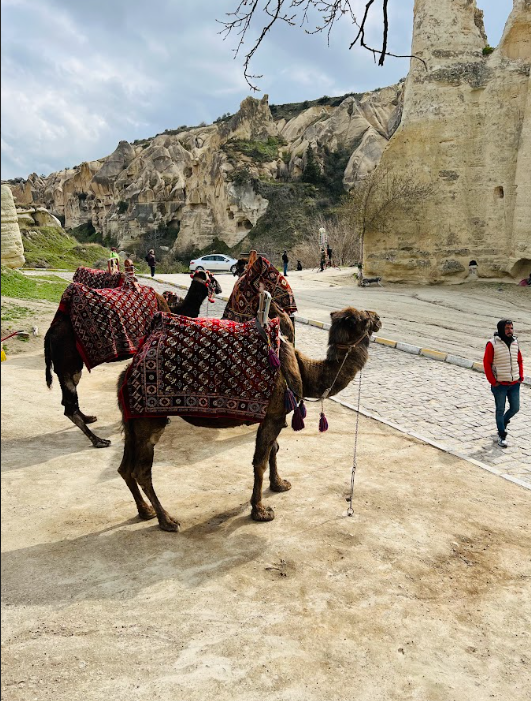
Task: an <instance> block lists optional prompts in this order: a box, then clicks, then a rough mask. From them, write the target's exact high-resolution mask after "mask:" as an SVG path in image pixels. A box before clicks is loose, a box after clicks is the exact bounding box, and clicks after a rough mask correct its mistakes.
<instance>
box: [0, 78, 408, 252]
mask: <svg viewBox="0 0 531 701" xmlns="http://www.w3.org/2000/svg"><path fill="white" fill-rule="evenodd" d="M402 87H403V86H402V84H400V85H395V86H392V87H390V88H385V89H384V90H379V91H375V92H373V93H367V94H365V95H363V96H362V97H361V98H360V99H359V100H358V99H356V98H354V97H348V98H346V99H345V100H344V101H343V102H342V103H341V104H340V105H339V106H336V107H330V106H323V107H320V106H317V107H310V108H309V109H307V110H304V111H303V112H301V113H300V114H298V115H297V116H296V117H294V118H293V119H290V120H289V121H287V120H285V119H278V120H275V119H273V117H272V115H271V111H270V108H269V104H268V99H267V96H264V98H262V99H261V100H256V99H254V98H251V97H248V98H246V99H245V100H244V101H243V102H242V104H241V106H240V110H239V111H238V112H237V114H235V115H233V116H232V117H231V118H230V119H228V120H226V121H223V122H220V123H217V124H213V125H210V126H204V127H196V128H194V129H190V130H188V131H182V132H179V133H172V134H161V135H159V136H157V137H155V138H153V139H151V140H148V141H146V142H145V143H141V144H137V145H134V144H129V143H128V142H126V141H121V142H120V143H119V144H118V147H117V148H116V150H115V151H114V153H112V154H111V155H110V156H107V157H106V158H103V159H101V160H98V161H92V162H90V163H82V164H81V165H80V166H77V167H76V168H73V169H69V170H64V171H60V172H57V173H52V174H51V175H49V176H48V177H46V178H41V177H40V176H37V175H36V174H32V175H30V176H29V178H28V179H27V180H26V181H22V182H14V183H11V187H12V189H13V194H14V195H15V198H16V201H17V204H18V205H21V206H25V207H26V209H27V210H29V209H30V207H31V206H33V207H34V206H36V205H41V206H43V207H46V209H47V210H49V211H50V212H52V213H54V214H55V215H57V216H64V218H65V227H66V228H74V227H77V226H80V225H82V224H85V223H88V222H90V223H92V225H93V226H94V227H95V228H96V229H97V230H98V231H101V232H102V233H103V235H104V236H108V235H110V236H113V237H114V238H115V239H116V240H117V242H118V245H119V246H120V247H121V248H125V249H127V248H129V247H130V246H131V245H134V244H137V243H141V242H142V239H143V238H144V237H145V236H146V234H149V232H152V231H157V230H158V231H160V230H164V229H166V228H169V229H171V230H173V231H174V232H177V231H178V235H177V238H176V240H175V243H174V250H176V251H179V252H180V251H185V250H186V249H188V248H190V247H192V246H193V247H199V248H203V247H205V246H207V245H208V244H210V243H211V241H212V240H213V238H214V237H219V238H220V239H222V240H224V241H225V242H226V243H227V244H228V245H229V246H234V245H236V244H237V243H238V242H239V241H241V240H242V239H243V238H244V237H245V236H246V235H247V234H248V233H249V231H250V230H251V228H252V227H253V226H254V225H255V224H256V223H257V221H258V219H259V218H260V217H261V216H262V215H263V214H264V213H265V212H266V210H267V207H268V204H269V203H268V200H267V199H265V198H264V197H263V196H262V195H260V194H259V193H257V192H256V191H255V188H254V187H253V185H252V180H253V178H261V177H262V178H266V179H268V180H277V179H280V180H286V179H293V178H295V179H296V178H298V177H299V176H300V174H301V173H302V170H303V168H304V160H305V153H306V150H307V148H308V145H310V144H311V145H312V147H313V148H314V151H315V155H316V157H317V158H318V159H319V158H320V159H322V158H323V153H324V150H325V148H327V149H329V150H330V151H335V150H337V149H339V148H342V149H347V150H348V152H349V153H351V154H352V158H351V160H350V163H349V166H348V168H347V170H346V172H345V186H346V187H347V188H348V186H349V185H350V184H351V183H352V182H353V181H354V180H355V178H356V173H357V171H358V170H359V171H360V172H365V170H366V169H367V168H370V167H372V166H373V165H374V164H375V163H376V162H377V160H378V158H379V156H380V154H381V152H382V150H383V148H384V146H385V144H387V141H388V140H389V137H390V136H391V134H392V133H393V131H394V130H395V129H396V127H397V125H398V123H399V121H400V114H401V110H402ZM238 139H240V140H250V141H254V142H267V141H268V139H277V140H280V141H281V143H282V144H283V145H282V146H281V147H280V149H279V154H278V156H276V157H274V158H273V160H271V161H270V162H265V163H264V162H260V163H258V162H256V161H253V159H251V158H249V157H246V156H244V155H243V154H241V153H238V152H236V154H235V153H234V151H233V152H232V154H231V155H229V154H228V150H227V149H225V150H224V148H223V147H224V146H225V145H227V144H229V145H230V142H231V140H238ZM282 140H285V143H284V142H283V141H282ZM242 169H243V170H245V171H246V172H247V173H248V176H249V177H248V178H247V180H245V179H243V180H242V179H238V178H237V177H235V175H236V174H237V173H238V171H240V170H242ZM28 225H29V223H28Z"/></svg>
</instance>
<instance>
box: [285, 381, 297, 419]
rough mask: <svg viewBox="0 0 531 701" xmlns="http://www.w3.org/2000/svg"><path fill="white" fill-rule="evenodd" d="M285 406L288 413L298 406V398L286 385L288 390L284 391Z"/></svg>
mask: <svg viewBox="0 0 531 701" xmlns="http://www.w3.org/2000/svg"><path fill="white" fill-rule="evenodd" d="M284 408H285V409H286V414H289V413H290V412H291V411H293V410H294V409H296V408H297V400H296V399H295V395H294V394H293V392H292V391H291V390H290V388H289V387H286V391H285V392H284Z"/></svg>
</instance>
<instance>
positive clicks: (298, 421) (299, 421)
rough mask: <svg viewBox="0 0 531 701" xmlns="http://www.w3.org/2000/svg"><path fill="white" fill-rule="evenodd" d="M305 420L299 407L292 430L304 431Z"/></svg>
mask: <svg viewBox="0 0 531 701" xmlns="http://www.w3.org/2000/svg"><path fill="white" fill-rule="evenodd" d="M303 406H304V405H303ZM303 419H304V417H303V416H302V411H301V410H300V407H297V408H296V409H295V410H294V412H293V417H292V419H291V428H292V429H293V430H294V431H302V429H303V428H304V420H303Z"/></svg>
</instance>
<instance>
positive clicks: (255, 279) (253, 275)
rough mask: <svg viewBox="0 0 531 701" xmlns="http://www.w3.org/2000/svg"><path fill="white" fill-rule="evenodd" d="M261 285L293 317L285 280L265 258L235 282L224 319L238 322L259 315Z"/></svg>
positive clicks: (289, 292)
mask: <svg viewBox="0 0 531 701" xmlns="http://www.w3.org/2000/svg"><path fill="white" fill-rule="evenodd" d="M262 285H263V288H264V289H265V290H266V291H267V292H269V293H270V294H271V297H272V299H273V301H274V302H275V303H276V304H277V305H278V306H279V307H281V308H282V309H283V310H284V311H285V312H286V314H288V315H289V316H292V315H293V314H295V312H296V311H297V305H296V304H295V297H294V296H293V292H292V290H291V287H290V286H289V284H288V281H287V280H286V278H285V277H284V275H282V274H281V273H279V272H278V270H277V269H276V268H275V267H274V266H273V265H272V264H271V263H270V262H269V261H268V260H267V258H264V257H263V256H258V258H257V259H256V260H255V262H254V263H252V264H251V265H250V266H248V268H247V270H246V271H245V273H244V274H243V275H242V276H241V278H239V280H237V281H236V284H235V285H234V288H233V290H232V293H231V296H230V297H229V301H228V302H227V306H226V307H225V311H224V312H223V319H232V320H233V321H239V322H244V321H249V320H250V319H254V318H255V317H256V315H257V313H258V304H259V301H258V295H259V294H260V291H261V286H262Z"/></svg>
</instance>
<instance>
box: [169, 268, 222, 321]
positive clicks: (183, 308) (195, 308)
mask: <svg viewBox="0 0 531 701" xmlns="http://www.w3.org/2000/svg"><path fill="white" fill-rule="evenodd" d="M190 277H191V278H192V284H191V285H190V287H189V288H188V292H187V293H186V297H184V299H183V298H182V297H179V296H178V295H176V294H175V293H174V292H163V293H162V296H163V297H164V299H165V300H166V302H167V303H168V306H169V308H170V312H171V313H172V314H180V315H181V316H189V317H191V318H192V319H196V318H197V317H198V316H199V311H200V309H201V305H202V304H203V302H204V301H205V299H206V298H207V297H208V299H209V301H211V302H213V301H214V295H218V294H220V293H221V292H222V290H221V285H220V284H219V282H218V281H217V280H216V278H215V277H214V276H213V275H212V273H211V272H209V271H208V270H197V271H196V272H195V273H193V274H192V275H190Z"/></svg>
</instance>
